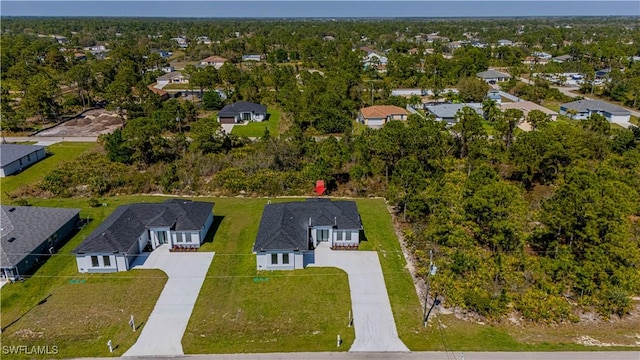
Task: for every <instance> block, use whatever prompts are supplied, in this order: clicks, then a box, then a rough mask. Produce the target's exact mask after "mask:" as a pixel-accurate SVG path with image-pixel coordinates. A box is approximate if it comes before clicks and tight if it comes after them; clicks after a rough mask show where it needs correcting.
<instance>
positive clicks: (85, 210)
mask: <svg viewBox="0 0 640 360" xmlns="http://www.w3.org/2000/svg"><path fill="white" fill-rule="evenodd" d="M134 199H135V198H133V197H129V198H125V199H108V200H106V201H105V202H107V203H108V204H110V206H107V207H99V208H90V207H88V202H87V200H86V199H64V200H58V199H50V200H30V203H32V204H33V205H34V206H55V207H69V208H81V209H82V211H81V213H80V215H81V217H82V218H83V219H86V218H87V217H88V218H90V219H92V221H91V222H90V223H89V224H88V225H87V226H86V227H84V228H83V229H82V230H80V231H79V232H78V233H77V234H75V236H74V237H73V238H72V239H70V240H69V241H68V242H67V243H66V244H65V245H64V246H63V247H62V248H61V249H60V251H59V252H58V253H57V254H55V255H54V256H52V257H51V258H49V259H48V260H47V261H46V262H45V263H44V264H43V265H42V266H41V267H40V268H39V269H38V270H37V271H36V272H35V273H34V274H33V276H31V277H28V278H27V280H26V281H25V282H23V283H15V284H8V285H5V286H4V287H2V291H1V293H0V304H1V309H2V318H1V324H2V329H3V331H2V344H3V345H27V346H47V345H48V346H50V347H51V346H54V345H55V346H57V347H58V350H59V352H58V354H57V355H56V356H57V357H65V358H69V357H84V356H109V351H108V349H107V346H106V342H107V341H108V340H109V339H110V340H112V342H113V346H114V347H115V346H118V348H117V349H116V351H114V354H113V355H114V356H116V355H122V353H124V351H126V350H127V349H128V348H129V347H130V346H131V345H132V344H133V343H134V342H135V340H136V339H137V337H138V334H139V333H140V332H139V331H138V332H135V333H133V332H132V331H131V329H130V328H129V327H128V324H127V322H128V321H129V316H130V315H134V317H135V321H136V323H137V325H138V326H139V325H141V324H143V323H144V322H145V321H146V320H147V318H148V317H149V314H150V312H151V310H152V309H153V306H154V305H155V302H156V300H157V298H158V296H159V295H160V292H161V291H162V288H163V287H164V284H165V282H166V279H167V277H166V275H165V274H164V273H163V272H160V271H155V270H138V271H130V272H126V273H118V274H92V275H89V274H80V273H78V270H77V267H76V262H75V257H74V256H73V255H72V254H71V251H72V250H73V249H74V248H75V247H76V246H78V245H79V244H80V243H81V242H82V240H83V239H85V238H86V237H87V236H88V235H89V234H90V233H91V231H93V229H95V228H96V227H97V226H98V225H99V224H100V223H101V222H102V221H103V220H104V219H105V218H106V217H107V216H108V215H109V214H110V213H111V212H112V211H113V210H114V209H115V208H116V206H117V205H120V204H122V203H126V202H131V201H133V200H134ZM146 200H151V201H160V200H162V199H159V198H150V199H146ZM50 356H53V355H50ZM25 357H29V356H25Z"/></svg>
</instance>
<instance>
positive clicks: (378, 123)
mask: <svg viewBox="0 0 640 360" xmlns="http://www.w3.org/2000/svg"><path fill="white" fill-rule="evenodd" d="M386 120H387V119H380V118H378V119H363V122H362V123H363V124H365V125H367V126H369V127H372V128H381V127H383V126H384V123H385V122H386Z"/></svg>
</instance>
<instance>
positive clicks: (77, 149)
mask: <svg viewBox="0 0 640 360" xmlns="http://www.w3.org/2000/svg"><path fill="white" fill-rule="evenodd" d="M96 146H97V145H96V143H69V142H63V143H58V144H53V145H51V146H49V147H48V148H47V150H48V151H49V152H50V153H51V156H48V157H47V158H46V159H44V160H41V161H39V162H37V163H35V164H33V166H31V167H29V168H27V169H26V170H24V171H23V172H21V173H19V174H16V175H11V176H8V177H4V178H0V190H1V191H2V202H3V203H6V202H7V201H8V200H9V197H8V194H10V193H12V192H13V191H15V190H16V189H18V187H20V186H22V185H27V184H34V183H36V182H38V181H40V180H42V179H44V177H45V176H46V175H47V174H48V173H49V172H51V171H52V170H53V169H55V168H57V167H58V166H59V165H60V163H62V162H63V161H69V160H73V159H75V158H77V157H78V156H79V155H80V154H82V153H83V152H85V151H88V150H91V149H93V148H95V147H96Z"/></svg>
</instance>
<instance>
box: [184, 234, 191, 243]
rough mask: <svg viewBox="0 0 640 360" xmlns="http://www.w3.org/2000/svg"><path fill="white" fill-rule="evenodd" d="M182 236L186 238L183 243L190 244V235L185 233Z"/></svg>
mask: <svg viewBox="0 0 640 360" xmlns="http://www.w3.org/2000/svg"><path fill="white" fill-rule="evenodd" d="M184 235H185V237H186V240H185V242H188V243H190V242H191V241H192V240H191V239H192V238H191V233H185V234H184Z"/></svg>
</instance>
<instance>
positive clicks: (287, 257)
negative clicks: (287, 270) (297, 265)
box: [282, 253, 289, 265]
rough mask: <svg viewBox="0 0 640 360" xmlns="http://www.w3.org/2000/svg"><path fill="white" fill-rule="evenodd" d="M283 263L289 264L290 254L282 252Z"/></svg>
mask: <svg viewBox="0 0 640 360" xmlns="http://www.w3.org/2000/svg"><path fill="white" fill-rule="evenodd" d="M282 264H284V265H289V254H288V253H284V254H282Z"/></svg>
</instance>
